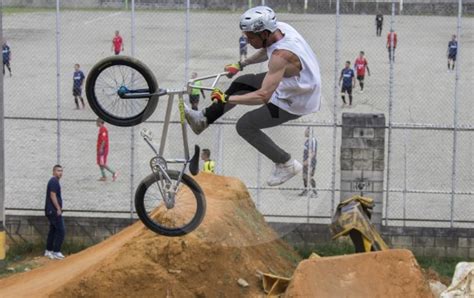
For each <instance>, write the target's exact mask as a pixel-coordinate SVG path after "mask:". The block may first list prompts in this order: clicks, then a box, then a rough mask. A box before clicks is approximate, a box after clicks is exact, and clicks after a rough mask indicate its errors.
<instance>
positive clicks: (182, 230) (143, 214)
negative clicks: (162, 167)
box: [135, 170, 206, 237]
mask: <svg viewBox="0 0 474 298" xmlns="http://www.w3.org/2000/svg"><path fill="white" fill-rule="evenodd" d="M166 172H167V173H168V175H169V176H170V178H171V179H173V180H176V179H178V177H179V174H180V172H178V171H175V170H167V171H166ZM157 179H159V176H157V175H156V174H150V175H148V176H147V177H146V178H145V179H143V180H142V181H141V182H140V184H139V185H138V188H137V190H136V192H135V210H136V212H137V214H138V217H139V218H140V220H141V221H142V222H143V224H144V225H145V226H146V227H147V228H148V229H150V230H152V231H153V232H155V233H157V234H160V235H164V236H170V237H178V236H183V235H186V234H188V233H190V232H192V231H193V230H194V229H196V228H197V227H198V226H199V225H200V224H201V222H202V220H203V219H204V215H205V213H206V199H205V197H204V193H203V191H202V189H201V187H200V186H199V184H197V182H196V181H195V180H194V179H192V178H191V177H190V176H188V175H186V174H183V176H182V180H181V183H184V184H185V185H186V186H187V187H189V189H190V190H191V191H192V193H193V195H194V198H195V199H196V212H195V214H194V216H193V218H192V220H191V221H189V222H188V223H187V224H185V225H184V226H181V227H176V228H169V227H165V226H163V225H160V224H158V223H157V222H156V221H154V220H153V218H151V217H150V215H149V213H148V212H147V210H146V208H145V194H146V191H147V189H148V188H149V187H150V186H151V185H153V184H154V183H155V182H156V181H157Z"/></svg>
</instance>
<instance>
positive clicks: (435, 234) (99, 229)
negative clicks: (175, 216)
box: [5, 215, 474, 260]
mask: <svg viewBox="0 0 474 298" xmlns="http://www.w3.org/2000/svg"><path fill="white" fill-rule="evenodd" d="M65 224H66V241H74V242H79V243H86V244H95V243H98V242H100V241H102V240H104V239H106V238H107V237H109V236H111V235H113V234H115V233H118V232H119V231H121V230H122V229H123V228H125V227H127V226H129V225H130V224H131V220H130V219H121V218H91V217H65ZM269 225H270V226H271V227H272V228H273V229H274V230H275V231H276V232H277V233H278V234H279V235H280V237H282V238H283V239H284V240H286V241H288V242H289V243H290V244H291V245H293V246H300V247H303V246H311V245H315V244H324V243H328V242H331V241H332V240H331V234H330V232H329V227H328V225H322V224H292V223H269ZM48 226H49V225H48V221H47V219H46V218H45V217H44V216H12V215H7V218H6V225H5V228H6V231H7V241H8V242H10V243H11V242H13V243H22V242H37V241H40V240H42V241H46V234H47V232H48ZM381 234H382V237H383V239H384V240H385V241H386V242H387V243H388V244H389V246H390V247H392V248H407V249H410V250H412V251H413V252H414V254H415V255H417V256H438V257H461V258H465V259H468V258H470V259H473V260H474V230H473V229H442V228H414V227H409V228H403V227H382V233H381Z"/></svg>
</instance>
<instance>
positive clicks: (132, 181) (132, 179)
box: [127, 0, 136, 220]
mask: <svg viewBox="0 0 474 298" xmlns="http://www.w3.org/2000/svg"><path fill="white" fill-rule="evenodd" d="M131 6H132V7H131V8H132V10H131V15H130V17H131V25H132V28H131V34H132V42H131V54H132V57H135V29H136V28H135V0H132V2H131ZM127 9H128V2H127ZM134 184H135V127H133V126H132V127H130V220H133V201H134V188H135V187H134V186H135V185H134Z"/></svg>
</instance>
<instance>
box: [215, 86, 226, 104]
mask: <svg viewBox="0 0 474 298" xmlns="http://www.w3.org/2000/svg"><path fill="white" fill-rule="evenodd" d="M211 100H212V101H213V102H220V103H226V102H227V95H226V94H225V93H224V92H222V91H221V90H220V89H219V88H214V90H212V93H211Z"/></svg>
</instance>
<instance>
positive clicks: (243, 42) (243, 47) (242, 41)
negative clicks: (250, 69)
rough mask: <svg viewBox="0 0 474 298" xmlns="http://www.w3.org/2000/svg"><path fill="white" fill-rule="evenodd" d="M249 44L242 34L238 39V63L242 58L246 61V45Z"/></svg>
mask: <svg viewBox="0 0 474 298" xmlns="http://www.w3.org/2000/svg"><path fill="white" fill-rule="evenodd" d="M248 43H249V41H248V39H247V36H246V35H245V33H244V32H242V35H241V36H240V38H239V49H240V58H239V61H242V56H243V57H244V59H247V44H248Z"/></svg>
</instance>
